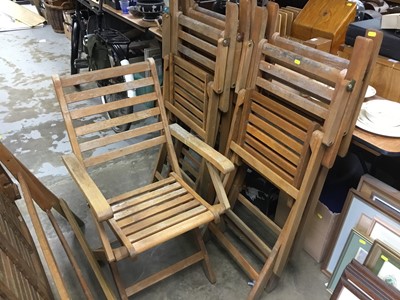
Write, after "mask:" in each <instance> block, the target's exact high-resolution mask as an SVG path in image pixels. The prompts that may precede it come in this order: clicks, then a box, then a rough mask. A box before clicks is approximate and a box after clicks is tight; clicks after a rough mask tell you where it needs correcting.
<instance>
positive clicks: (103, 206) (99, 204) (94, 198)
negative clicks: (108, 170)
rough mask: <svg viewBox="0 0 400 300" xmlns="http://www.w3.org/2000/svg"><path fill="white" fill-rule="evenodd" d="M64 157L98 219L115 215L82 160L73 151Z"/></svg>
mask: <svg viewBox="0 0 400 300" xmlns="http://www.w3.org/2000/svg"><path fill="white" fill-rule="evenodd" d="M62 159H63V161H64V164H65V166H66V167H67V169H68V171H69V173H70V174H71V176H72V178H73V179H74V181H75V182H76V184H77V185H78V186H79V188H80V189H81V191H82V193H83V194H84V195H85V197H86V199H87V200H88V202H89V204H90V206H91V208H92V209H93V211H94V213H95V217H96V218H97V220H98V221H99V222H103V221H106V220H108V219H110V218H111V217H112V216H113V211H112V209H111V206H110V205H109V204H108V202H107V200H106V198H105V197H104V196H103V194H102V193H101V191H100V190H99V188H98V187H97V185H96V184H95V182H94V181H93V179H92V178H91V177H90V176H89V174H88V173H87V171H86V169H85V167H84V166H83V164H82V162H81V161H80V160H79V159H78V158H77V157H76V156H75V154H73V153H71V154H67V155H63V157H62Z"/></svg>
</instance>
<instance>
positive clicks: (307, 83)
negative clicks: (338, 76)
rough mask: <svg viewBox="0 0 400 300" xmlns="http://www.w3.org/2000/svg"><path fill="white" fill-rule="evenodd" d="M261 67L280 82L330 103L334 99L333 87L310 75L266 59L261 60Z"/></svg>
mask: <svg viewBox="0 0 400 300" xmlns="http://www.w3.org/2000/svg"><path fill="white" fill-rule="evenodd" d="M259 69H260V70H261V71H263V72H265V73H267V74H269V75H271V76H272V77H273V78H274V79H275V80H278V81H279V82H282V81H285V84H287V85H290V86H293V87H295V88H296V89H298V90H300V91H303V92H306V93H307V94H310V95H312V96H314V97H318V98H319V99H323V100H324V101H325V102H328V103H329V102H330V100H331V99H332V96H333V89H332V88H329V86H327V85H325V84H322V83H320V82H318V81H316V80H313V79H312V78H310V77H307V76H304V75H302V74H300V73H296V72H293V71H292V70H289V69H287V68H283V67H279V66H278V65H274V64H270V63H268V62H266V61H260V64H259Z"/></svg>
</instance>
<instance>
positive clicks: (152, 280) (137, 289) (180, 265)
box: [125, 252, 204, 297]
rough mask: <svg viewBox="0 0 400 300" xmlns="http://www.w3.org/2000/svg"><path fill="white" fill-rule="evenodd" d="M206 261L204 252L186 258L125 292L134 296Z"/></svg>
mask: <svg viewBox="0 0 400 300" xmlns="http://www.w3.org/2000/svg"><path fill="white" fill-rule="evenodd" d="M203 259H204V255H203V253H202V252H197V253H195V254H193V255H191V256H189V257H188V258H185V259H183V260H180V261H179V262H177V263H175V264H173V265H172V266H169V267H167V268H165V269H163V270H162V271H160V272H157V273H156V274H154V275H151V276H149V277H147V278H145V279H143V280H141V281H139V282H138V283H135V284H133V285H132V286H130V287H128V288H127V289H126V290H125V291H126V294H127V296H128V297H129V296H131V295H133V294H136V293H138V292H140V291H141V290H144V289H145V288H147V287H149V286H151V285H153V284H155V283H157V282H159V281H161V280H163V279H165V278H167V277H169V276H171V275H173V274H175V273H177V272H179V271H181V270H183V269H186V268H187V267H189V266H191V265H193V264H195V263H197V262H199V261H201V260H203Z"/></svg>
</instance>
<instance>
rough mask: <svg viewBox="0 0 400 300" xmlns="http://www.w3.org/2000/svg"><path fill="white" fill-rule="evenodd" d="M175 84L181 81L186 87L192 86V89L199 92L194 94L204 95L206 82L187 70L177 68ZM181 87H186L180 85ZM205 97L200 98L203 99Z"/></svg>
mask: <svg viewBox="0 0 400 300" xmlns="http://www.w3.org/2000/svg"><path fill="white" fill-rule="evenodd" d="M174 79H175V82H176V83H178V82H179V81H183V82H185V85H188V86H191V87H192V89H193V88H195V89H196V90H197V92H193V93H194V94H197V93H199V92H200V93H201V94H204V91H205V86H206V84H205V82H204V81H201V80H199V79H198V78H196V77H194V76H193V75H192V74H190V73H188V72H186V71H185V70H183V69H181V68H179V67H175V78H174ZM180 85H182V86H183V85H184V84H183V83H180ZM203 97H204V96H201V97H198V98H200V99H202V98H203Z"/></svg>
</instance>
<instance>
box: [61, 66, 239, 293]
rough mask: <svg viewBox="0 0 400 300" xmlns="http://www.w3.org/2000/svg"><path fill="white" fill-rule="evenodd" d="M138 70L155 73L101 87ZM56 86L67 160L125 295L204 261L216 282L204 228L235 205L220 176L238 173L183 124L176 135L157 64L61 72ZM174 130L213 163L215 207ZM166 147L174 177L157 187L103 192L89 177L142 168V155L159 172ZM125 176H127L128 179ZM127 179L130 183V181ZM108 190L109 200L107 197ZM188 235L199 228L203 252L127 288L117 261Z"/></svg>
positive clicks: (198, 239) (210, 167)
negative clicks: (185, 160)
mask: <svg viewBox="0 0 400 300" xmlns="http://www.w3.org/2000/svg"><path fill="white" fill-rule="evenodd" d="M136 73H142V74H145V76H146V74H149V75H148V77H143V78H142V79H139V80H134V81H129V82H123V83H115V84H114V85H111V86H110V85H109V86H105V87H98V86H97V85H96V82H97V81H99V80H104V79H108V78H115V77H120V76H124V75H128V74H136ZM53 82H54V87H55V91H56V94H57V98H58V100H59V103H60V107H61V111H62V114H63V117H64V120H65V125H66V128H67V132H68V136H69V138H70V142H71V146H72V150H73V153H72V154H69V155H66V156H64V157H63V160H64V162H65V165H66V166H67V168H68V170H69V171H70V173H71V175H72V177H73V178H74V180H75V181H76V183H77V185H78V186H79V187H80V189H81V190H82V192H83V194H84V195H85V197H86V199H87V201H88V204H89V205H90V208H91V211H92V213H93V216H94V221H95V224H96V227H97V229H98V232H99V236H100V239H101V241H102V244H103V249H102V250H103V252H104V256H105V258H106V260H107V261H108V263H109V265H110V268H111V270H112V273H113V276H114V279H115V282H116V285H117V287H118V290H119V293H120V295H121V297H122V298H123V299H126V298H127V297H129V296H130V295H133V294H135V293H137V292H139V291H140V290H142V289H144V288H146V287H148V286H150V285H152V284H154V283H156V282H158V281H160V280H162V279H164V278H166V277H168V276H170V275H172V274H174V273H176V272H178V271H180V270H182V269H184V268H186V267H188V266H190V265H193V264H194V263H197V262H199V261H202V262H203V266H204V268H205V271H206V275H207V277H208V278H209V280H210V281H211V282H214V281H215V276H214V274H213V272H212V269H211V266H210V262H209V259H208V255H207V252H206V248H205V245H204V242H203V241H202V238H201V235H200V233H199V229H198V228H199V227H200V226H202V225H205V224H207V223H209V222H212V221H214V220H218V219H219V215H220V214H222V213H223V212H224V211H225V210H226V209H227V208H228V207H229V203H228V200H227V198H226V194H225V192H224V189H223V186H222V183H221V180H220V177H219V171H220V172H222V173H227V172H229V171H231V170H233V164H232V163H231V162H230V161H229V160H227V159H226V158H224V157H223V156H222V155H221V154H219V153H218V152H216V151H215V150H213V149H212V148H211V147H209V146H208V145H206V144H205V143H203V142H201V141H200V140H198V139H196V138H195V137H194V136H192V135H191V134H189V133H188V132H186V131H185V130H184V129H182V128H181V127H179V126H177V125H176V124H175V125H174V126H171V128H172V129H171V130H170V128H169V126H168V119H167V117H166V112H165V108H164V102H163V99H162V95H161V88H160V85H159V82H158V78H157V74H156V69H155V64H154V60H153V59H149V60H148V61H146V62H142V63H137V64H133V65H127V66H122V67H115V68H110V69H104V70H99V71H94V72H89V73H86V74H79V75H74V76H62V77H59V76H57V75H55V76H53ZM78 84H79V85H80V86H81V87H85V89H82V90H79V91H76V90H74V89H73V88H72V87H73V86H75V85H78ZM143 87H146V89H145V90H146V91H147V92H146V93H145V94H142V95H140V96H133V97H130V98H123V99H121V100H118V101H114V102H112V103H106V104H104V103H102V101H101V100H100V98H101V97H102V96H104V95H109V94H113V93H121V92H124V91H129V90H132V89H138V88H143ZM151 88H153V90H154V91H151ZM131 105H134V106H135V112H132V113H130V114H127V115H123V116H120V117H116V118H113V119H109V118H107V112H108V111H110V110H114V109H118V108H121V107H126V106H131ZM128 122H133V123H134V125H132V126H131V129H130V130H128V131H124V132H121V133H115V132H113V131H112V127H113V126H117V125H121V124H125V123H128ZM171 132H172V133H173V135H174V136H175V137H176V138H178V139H180V140H181V141H182V142H183V143H184V144H186V145H188V146H189V147H192V148H193V149H194V151H196V152H197V153H198V154H199V155H203V156H204V157H205V158H206V159H207V161H208V162H207V169H208V170H209V171H210V177H211V179H212V183H213V184H214V186H215V188H216V194H217V199H218V201H217V202H216V203H215V204H214V205H210V204H208V203H207V202H206V201H204V200H203V199H202V198H201V197H200V196H199V195H198V194H196V192H195V191H193V190H192V189H191V188H190V187H189V186H188V185H187V184H186V183H185V181H184V180H183V179H182V177H181V172H180V169H179V166H178V161H177V158H176V154H175V150H174V147H173V142H172V137H171ZM164 148H165V151H166V152H167V153H168V162H169V163H170V165H171V169H172V172H171V173H170V174H169V175H168V176H165V177H164V178H161V179H160V180H159V181H157V180H156V178H155V179H154V182H153V183H150V184H146V185H144V186H140V187H137V186H131V185H132V184H128V188H127V190H126V191H123V192H122V193H120V191H116V190H115V187H114V186H113V185H112V184H111V186H108V187H104V189H103V192H102V191H101V190H100V188H99V187H98V186H97V185H96V184H95V182H94V180H93V179H92V178H91V176H90V174H91V173H90V170H88V169H92V167H93V168H96V167H97V170H98V169H101V168H102V167H104V168H105V166H110V164H112V163H118V162H120V163H121V162H122V163H123V164H129V162H131V163H135V161H137V160H135V158H136V159H138V158H141V157H142V158H143V157H144V158H147V159H148V170H147V169H146V170H145V172H144V174H142V175H147V174H151V175H154V174H155V173H156V172H155V167H156V166H155V164H154V162H156V161H157V159H158V158H159V157H160V153H161V152H162V151H163V150H164ZM105 169H106V170H107V168H105ZM110 176H112V175H110ZM123 176H124V175H123V174H121V178H124V177H123ZM125 178H126V177H125ZM126 180H127V182H128V183H129V182H130V179H129V178H127V179H126ZM150 180H151V179H150ZM106 192H107V193H109V194H110V195H106V194H105V193H106ZM106 225H108V226H109V227H110V228H111V231H112V232H113V234H114V237H115V238H116V239H117V241H118V242H119V243H117V244H118V245H116V244H115V243H112V241H113V239H111V238H109V237H108V236H107V234H106V231H105V227H106ZM188 231H193V233H194V235H195V241H196V243H197V245H198V246H199V248H200V250H199V251H198V252H196V253H195V254H193V255H191V256H190V257H187V258H184V259H183V260H181V261H180V262H178V263H175V264H173V265H172V266H170V267H167V268H166V269H164V270H162V271H160V272H158V273H156V274H154V275H150V276H149V277H147V278H146V279H143V280H141V281H139V282H136V283H134V284H133V285H131V286H129V287H127V288H125V286H123V283H122V280H121V275H120V273H119V272H118V268H117V262H118V261H121V260H123V259H125V258H129V257H131V258H132V257H136V256H137V255H139V254H141V253H143V252H145V251H146V250H149V249H151V248H153V247H156V246H158V245H160V244H162V243H164V242H166V241H169V240H171V239H173V238H175V237H177V236H179V235H182V234H184V233H186V232H188ZM111 243H112V244H111Z"/></svg>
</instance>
